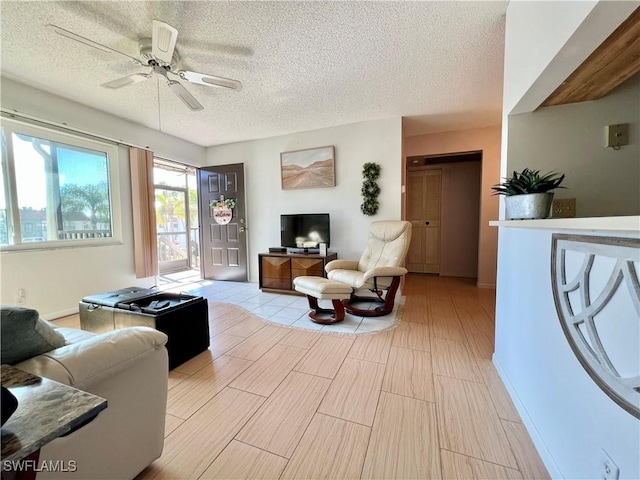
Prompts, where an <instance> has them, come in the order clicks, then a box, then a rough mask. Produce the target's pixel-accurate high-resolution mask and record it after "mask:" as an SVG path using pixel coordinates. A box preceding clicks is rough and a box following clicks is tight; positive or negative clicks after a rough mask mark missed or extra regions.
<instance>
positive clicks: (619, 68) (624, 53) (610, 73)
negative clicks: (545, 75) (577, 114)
mask: <svg viewBox="0 0 640 480" xmlns="http://www.w3.org/2000/svg"><path fill="white" fill-rule="evenodd" d="M638 71H640V7H639V8H637V9H636V10H635V11H634V12H633V13H632V14H631V15H630V16H629V18H627V19H626V20H625V21H624V22H623V23H622V24H621V25H620V26H619V27H618V28H617V29H616V30H615V31H614V32H613V33H612V34H611V35H609V37H608V38H607V39H606V40H605V41H604V42H602V44H601V45H600V46H599V47H598V48H597V49H596V50H595V51H594V52H593V53H592V54H591V55H590V56H589V57H588V58H587V59H586V60H585V61H584V62H583V63H582V65H580V66H579V67H578V68H577V69H576V70H575V71H574V72H573V73H572V74H571V75H570V76H569V78H567V79H566V80H565V81H564V82H562V84H561V85H560V86H559V87H558V88H557V89H556V90H555V91H554V92H553V93H552V94H551V95H550V96H549V97H548V98H547V99H546V100H545V101H544V102H543V103H542V105H541V107H550V106H553V105H564V104H567V103H576V102H586V101H588V100H597V99H599V98H602V97H604V96H605V95H606V94H607V93H609V92H610V91H611V90H613V89H614V88H616V87H617V86H618V85H620V84H621V83H622V82H624V81H625V80H627V79H629V78H631V77H632V76H633V75H634V74H636V73H637V72H638Z"/></svg>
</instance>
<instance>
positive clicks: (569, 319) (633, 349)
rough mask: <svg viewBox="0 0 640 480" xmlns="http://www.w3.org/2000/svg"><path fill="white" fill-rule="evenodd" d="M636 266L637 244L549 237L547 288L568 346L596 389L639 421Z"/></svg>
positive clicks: (639, 328)
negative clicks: (549, 262) (549, 254)
mask: <svg viewBox="0 0 640 480" xmlns="http://www.w3.org/2000/svg"><path fill="white" fill-rule="evenodd" d="M639 266H640V239H635V238H614V237H595V236H579V235H564V234H554V235H553V238H552V251H551V285H552V289H553V297H554V301H555V306H556V311H557V313H558V318H559V319H560V324H561V325H562V329H563V331H564V333H565V335H566V337H567V341H568V342H569V345H570V346H571V349H572V350H573V352H574V354H575V355H576V357H577V358H578V360H579V362H580V363H581V364H582V366H583V367H584V369H585V370H586V371H587V373H588V374H589V375H590V376H591V378H592V379H593V380H594V381H595V383H596V384H598V386H599V387H600V388H601V389H602V390H603V391H604V392H605V393H606V394H607V395H608V396H609V397H610V398H611V399H613V400H614V401H615V402H616V403H617V404H618V405H620V406H621V407H622V408H624V409H625V410H626V411H628V412H629V413H631V414H632V415H634V416H635V417H638V418H640V281H639V280H638V269H639V268H640V267H639ZM614 309H615V310H614ZM621 311H622V312H623V313H622V314H621V313H620V312H621Z"/></svg>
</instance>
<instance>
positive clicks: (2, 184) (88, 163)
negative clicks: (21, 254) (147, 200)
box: [0, 119, 119, 250]
mask: <svg viewBox="0 0 640 480" xmlns="http://www.w3.org/2000/svg"><path fill="white" fill-rule="evenodd" d="M1 135H2V149H1V150H0V152H1V155H2V158H1V160H2V171H1V173H0V175H1V177H0V246H1V247H2V249H3V250H20V249H29V248H50V247H64V246H78V245H95V244H104V243H113V242H114V240H116V241H117V240H118V237H119V228H118V222H119V218H114V214H117V212H118V210H119V208H118V198H117V191H118V190H117V188H113V187H114V178H117V175H116V172H117V153H118V150H117V147H116V146H114V145H110V144H107V143H101V142H97V141H94V140H89V139H87V138H84V137H82V136H80V135H78V136H74V135H70V134H67V133H61V132H57V131H53V130H49V129H45V128H42V127H37V126H34V125H27V124H23V123H21V122H17V121H12V120H6V119H3V121H2V130H1ZM114 193H115V195H114Z"/></svg>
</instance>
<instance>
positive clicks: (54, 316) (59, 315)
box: [40, 307, 79, 320]
mask: <svg viewBox="0 0 640 480" xmlns="http://www.w3.org/2000/svg"><path fill="white" fill-rule="evenodd" d="M78 311H79V310H78V307H75V308H69V309H67V310H62V311H60V312H55V313H48V314H47V315H41V316H40V318H42V319H43V320H56V319H57V318H62V317H68V316H69V315H75V314H76V313H78Z"/></svg>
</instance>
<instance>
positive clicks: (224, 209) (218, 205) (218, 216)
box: [209, 197, 236, 225]
mask: <svg viewBox="0 0 640 480" xmlns="http://www.w3.org/2000/svg"><path fill="white" fill-rule="evenodd" d="M209 206H210V207H211V208H212V209H213V219H214V220H215V221H216V223H218V224H219V225H226V224H227V223H229V222H230V221H231V219H232V218H233V209H234V208H235V206H236V201H235V199H233V198H224V197H220V200H212V201H211V203H210V204H209Z"/></svg>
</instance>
